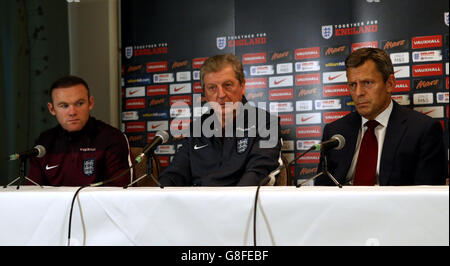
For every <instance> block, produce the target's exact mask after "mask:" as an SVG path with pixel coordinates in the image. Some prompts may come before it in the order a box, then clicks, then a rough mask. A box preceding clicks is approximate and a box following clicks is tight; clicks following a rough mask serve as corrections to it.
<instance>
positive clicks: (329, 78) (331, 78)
mask: <svg viewBox="0 0 450 266" xmlns="http://www.w3.org/2000/svg"><path fill="white" fill-rule="evenodd" d="M342 75H344V74H339V75H337V76H334V77H331V76H330V77H328V80H334V79H337V78H339V77H340V76H342Z"/></svg>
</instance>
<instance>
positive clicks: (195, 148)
mask: <svg viewBox="0 0 450 266" xmlns="http://www.w3.org/2000/svg"><path fill="white" fill-rule="evenodd" d="M206 146H208V144H206V145H203V146H197V144H195V146H194V150H199V149H202V148H204V147H206Z"/></svg>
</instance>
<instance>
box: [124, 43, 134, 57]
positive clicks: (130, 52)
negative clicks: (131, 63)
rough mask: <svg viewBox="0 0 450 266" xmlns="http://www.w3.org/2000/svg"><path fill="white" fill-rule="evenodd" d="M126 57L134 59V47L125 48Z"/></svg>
mask: <svg viewBox="0 0 450 266" xmlns="http://www.w3.org/2000/svg"><path fill="white" fill-rule="evenodd" d="M125 57H126V58H127V59H130V58H131V57H133V46H128V47H125Z"/></svg>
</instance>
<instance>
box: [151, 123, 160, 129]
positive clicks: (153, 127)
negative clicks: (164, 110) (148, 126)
mask: <svg viewBox="0 0 450 266" xmlns="http://www.w3.org/2000/svg"><path fill="white" fill-rule="evenodd" d="M161 125H162V124H157V125H156V126H155V125H152V129H155V128H157V127H159V126H161Z"/></svg>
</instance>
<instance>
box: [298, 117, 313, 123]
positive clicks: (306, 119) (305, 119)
mask: <svg viewBox="0 0 450 266" xmlns="http://www.w3.org/2000/svg"><path fill="white" fill-rule="evenodd" d="M313 117H314V116H310V117H306V118H305V117H302V119H301V120H302V122H305V121H308V120H309V119H311V118H313Z"/></svg>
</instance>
